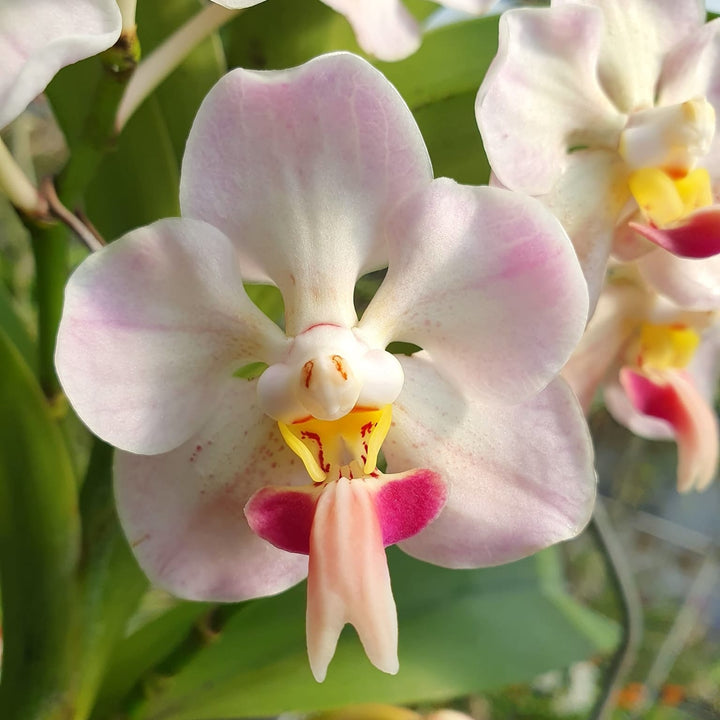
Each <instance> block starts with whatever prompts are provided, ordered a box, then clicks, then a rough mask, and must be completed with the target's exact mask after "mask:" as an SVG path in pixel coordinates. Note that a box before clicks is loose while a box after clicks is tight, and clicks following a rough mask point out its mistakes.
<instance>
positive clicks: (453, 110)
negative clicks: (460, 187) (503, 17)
mask: <svg viewBox="0 0 720 720" xmlns="http://www.w3.org/2000/svg"><path fill="white" fill-rule="evenodd" d="M497 35H498V17H497V16H489V17H484V18H479V19H477V20H469V21H467V22H462V23H455V24H453V25H448V26H445V27H441V28H438V29H437V30H433V31H431V32H429V33H427V35H426V36H425V37H424V39H423V44H422V45H421V47H420V49H419V50H418V51H417V52H416V53H415V54H414V55H411V56H410V57H408V58H406V59H405V60H401V61H400V62H396V63H382V62H376V63H375V65H376V66H377V67H378V68H379V69H380V70H381V71H382V72H383V73H384V75H385V76H386V77H387V78H388V80H390V82H392V83H393V85H395V87H396V88H397V89H398V90H399V91H400V94H401V95H402V96H403V98H405V101H406V102H407V103H408V105H409V106H410V109H411V110H412V111H413V113H414V115H415V119H416V120H417V122H418V125H419V126H420V130H421V131H422V134H423V137H424V138H425V142H426V143H427V146H428V150H429V151H430V157H431V158H432V161H433V167H434V168H435V175H436V176H438V177H441V176H445V177H452V178H454V179H455V180H458V181H459V182H465V183H472V184H478V183H486V182H487V181H488V179H489V176H490V167H489V165H488V161H487V158H486V156H485V151H484V149H483V145H482V139H481V138H480V131H479V130H478V128H477V124H476V121H475V97H476V95H477V92H478V89H479V87H480V84H481V83H482V80H483V78H484V77H485V73H486V72H487V69H488V67H489V66H490V63H491V62H492V60H493V58H494V57H495V53H496V52H497V43H498V40H497Z"/></svg>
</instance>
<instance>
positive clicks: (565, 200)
mask: <svg viewBox="0 0 720 720" xmlns="http://www.w3.org/2000/svg"><path fill="white" fill-rule="evenodd" d="M704 21H705V10H704V7H703V4H702V2H700V0H662V1H661V2H655V3H649V2H645V0H622V1H621V0H584V1H583V2H582V3H580V2H570V1H568V0H553V2H552V3H551V7H550V8H543V9H521V10H512V11H508V12H506V13H504V14H503V16H502V18H501V21H500V41H499V51H498V54H497V56H496V58H495V60H494V61H493V64H492V66H491V68H490V70H489V72H488V74H487V76H486V78H485V80H484V82H483V84H482V86H481V88H480V92H479V94H478V98H477V103H476V114H477V120H478V124H479V127H480V131H481V133H482V136H483V142H484V145H485V149H486V151H487V154H488V158H489V160H490V164H491V166H492V169H493V172H494V174H495V176H496V178H497V180H498V181H499V183H500V184H502V185H504V186H506V187H509V188H510V189H513V190H518V191H521V192H526V193H528V194H530V195H534V196H537V197H540V198H541V199H542V200H543V202H544V203H545V204H546V205H547V206H548V207H550V208H551V209H552V210H553V212H554V213H555V214H556V215H557V216H558V217H559V218H560V219H561V221H562V222H563V224H564V226H565V228H566V229H567V230H568V232H569V234H570V236H571V237H572V238H573V242H574V244H575V247H576V250H577V251H578V255H579V257H580V261H581V263H582V265H583V269H584V271H585V274H586V277H587V279H588V283H589V285H590V290H591V297H597V294H598V293H599V291H600V287H601V285H602V279H603V276H604V268H605V263H606V261H607V257H608V254H609V252H610V251H611V250H612V251H613V252H615V253H616V254H618V256H619V257H621V258H622V259H626V260H628V259H633V258H637V257H640V256H641V255H642V256H644V257H643V258H642V259H641V260H640V261H639V265H638V266H639V267H640V269H641V271H643V272H644V264H645V263H646V262H650V263H652V262H654V261H653V260H652V259H651V258H652V257H653V256H656V255H657V254H661V253H664V252H669V253H672V254H673V255H676V256H678V258H683V260H682V261H681V262H682V263H683V264H684V266H685V267H684V270H683V272H684V274H685V275H686V276H687V277H692V275H693V274H697V275H703V277H704V280H708V277H707V275H708V273H709V272H711V271H710V270H708V269H707V268H706V267H705V266H704V264H703V263H702V262H698V261H697V258H708V257H712V256H716V255H717V254H718V252H720V204H718V190H717V184H718V181H720V159H719V156H718V152H719V148H720V144H719V143H720V140H719V139H718V133H717V132H716V130H717V121H718V118H717V112H716V111H717V110H718V108H720V96H718V87H720V84H719V83H718V77H720V68H719V67H718V61H717V53H716V52H715V45H716V42H717V34H718V31H719V30H720V24H718V22H716V21H713V22H710V23H708V24H704ZM688 258H689V259H688ZM718 271H720V265H718V264H717V263H716V264H714V265H713V266H712V284H713V286H714V287H715V288H717V287H718V284H719V283H720V274H718ZM655 276H657V273H655ZM701 285H702V283H701ZM657 289H658V290H659V291H660V292H663V293H664V294H666V295H667V296H668V297H670V298H671V299H673V300H675V301H677V302H680V301H681V298H678V297H674V296H673V287H672V285H663V284H657ZM698 292H699V293H700V294H701V295H703V296H704V295H705V294H706V293H707V288H706V287H700V288H699V289H698ZM716 292H717V290H716ZM698 302H700V298H698ZM704 309H710V308H709V307H706V308H704Z"/></svg>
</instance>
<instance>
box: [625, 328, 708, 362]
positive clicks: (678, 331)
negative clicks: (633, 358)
mask: <svg viewBox="0 0 720 720" xmlns="http://www.w3.org/2000/svg"><path fill="white" fill-rule="evenodd" d="M699 343H700V336H699V335H698V333H697V332H695V330H693V329H692V328H689V327H687V326H685V325H651V324H650V323H645V324H643V326H642V329H641V331H640V350H639V353H638V365H640V367H642V368H644V369H652V370H669V369H679V368H684V367H686V366H687V365H688V364H689V363H690V361H691V360H692V358H693V355H694V354H695V350H696V349H697V346H698V344H699Z"/></svg>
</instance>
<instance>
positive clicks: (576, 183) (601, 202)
mask: <svg viewBox="0 0 720 720" xmlns="http://www.w3.org/2000/svg"><path fill="white" fill-rule="evenodd" d="M629 197H630V193H629V190H628V186H627V171H626V170H625V167H624V163H623V162H622V160H621V159H620V158H619V157H618V155H617V153H615V152H610V151H606V150H595V151H590V150H587V151H586V150H578V151H577V152H574V153H573V154H572V155H571V156H570V157H569V158H568V160H567V167H566V171H565V172H564V173H563V175H562V176H561V177H560V178H559V179H558V181H557V183H555V185H554V187H553V188H552V190H551V191H550V192H549V193H548V194H547V195H542V196H540V197H539V198H538V199H539V200H540V201H541V202H542V204H543V205H545V207H547V208H548V209H549V210H550V212H552V213H553V215H555V217H557V218H558V220H560V222H561V223H562V225H563V227H564V228H565V230H566V232H567V233H568V235H569V236H570V239H571V240H572V243H573V246H574V248H575V252H576V253H577V256H578V259H579V260H580V266H581V267H582V270H583V274H584V275H585V280H586V282H587V284H588V291H589V295H590V312H591V313H592V311H593V308H594V307H595V304H596V302H597V299H598V296H599V295H600V291H601V289H602V284H603V281H604V279H605V269H606V267H607V261H608V255H609V253H610V248H611V244H612V239H613V235H614V232H615V227H616V223H617V219H618V217H619V215H620V214H621V212H622V209H623V206H624V205H625V204H626V202H627V200H628V199H629Z"/></svg>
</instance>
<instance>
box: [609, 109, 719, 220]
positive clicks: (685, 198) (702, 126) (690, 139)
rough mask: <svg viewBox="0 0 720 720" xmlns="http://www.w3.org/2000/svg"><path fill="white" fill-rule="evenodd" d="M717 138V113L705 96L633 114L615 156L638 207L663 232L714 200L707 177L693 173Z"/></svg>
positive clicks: (699, 170)
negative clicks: (624, 167)
mask: <svg viewBox="0 0 720 720" xmlns="http://www.w3.org/2000/svg"><path fill="white" fill-rule="evenodd" d="M714 136H715V110H714V109H713V106H712V105H711V104H710V103H709V102H708V101H707V100H706V99H705V98H695V99H693V100H688V101H687V102H684V103H681V104H679V105H671V106H668V107H659V108H651V109H650V110H644V111H641V112H637V113H634V114H633V115H632V116H631V117H630V120H629V121H628V124H627V126H626V127H625V130H624V131H623V132H622V134H621V136H620V143H619V146H618V152H619V153H620V156H621V157H622V158H623V160H625V162H626V164H627V166H628V168H629V169H630V171H631V172H630V174H629V177H628V186H629V188H630V192H631V193H632V195H633V197H634V198H635V200H636V202H637V204H638V206H639V208H640V209H641V211H642V212H643V214H644V215H645V216H646V217H647V219H648V220H649V221H650V222H651V223H652V224H653V225H655V226H656V227H660V228H664V227H666V226H668V225H671V224H673V223H675V222H677V221H679V220H682V219H683V218H685V217H686V216H687V215H689V214H690V213H692V212H693V211H694V210H697V209H698V208H701V207H707V206H708V205H711V204H712V202H713V198H712V190H711V185H710V175H709V174H708V172H707V170H705V169H704V168H697V169H695V165H696V163H697V161H698V160H699V159H700V158H702V157H704V156H705V155H707V153H708V152H709V150H710V146H711V144H712V141H713V138H714Z"/></svg>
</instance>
